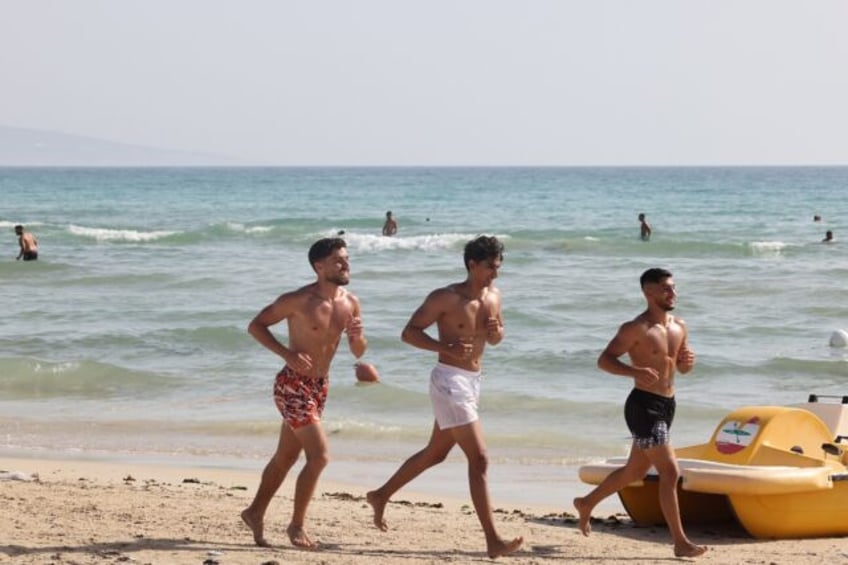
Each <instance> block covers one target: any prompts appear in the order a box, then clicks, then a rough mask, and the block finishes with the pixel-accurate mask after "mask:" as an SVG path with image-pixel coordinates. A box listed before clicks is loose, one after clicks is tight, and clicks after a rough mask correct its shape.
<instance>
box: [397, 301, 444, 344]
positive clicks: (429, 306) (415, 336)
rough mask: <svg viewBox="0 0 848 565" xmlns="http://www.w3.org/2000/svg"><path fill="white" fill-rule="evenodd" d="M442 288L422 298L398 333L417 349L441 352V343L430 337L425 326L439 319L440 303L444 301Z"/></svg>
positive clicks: (427, 326) (403, 339)
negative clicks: (422, 300)
mask: <svg viewBox="0 0 848 565" xmlns="http://www.w3.org/2000/svg"><path fill="white" fill-rule="evenodd" d="M443 293H444V290H442V289H439V290H434V291H433V292H431V293H430V295H429V296H427V298H426V299H425V300H424V303H423V304H421V306H419V307H418V309H417V310H416V311H415V312H413V314H412V317H410V318H409V321H408V322H407V323H406V326H405V327H404V328H403V331H402V332H401V334H400V339H401V340H402V341H403V342H404V343H408V344H409V345H411V346H413V347H417V348H418V349H426V350H427V351H435V352H436V353H439V354H441V353H442V344H441V343H440V342H439V341H437V340H435V339H433V338H432V337H430V335H429V334H428V333H427V332H425V331H424V330H426V329H427V328H429V327H430V326H432V325H433V324H434V323H436V321H437V320H438V319H439V315H440V314H441V312H442V309H441V306H440V304H441V303H442V302H443V301H444V299H443V298H442V295H443Z"/></svg>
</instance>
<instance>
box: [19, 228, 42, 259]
mask: <svg viewBox="0 0 848 565" xmlns="http://www.w3.org/2000/svg"><path fill="white" fill-rule="evenodd" d="M15 235H17V236H18V245H19V246H20V248H21V251H20V253H18V256H17V257H16V260H17V261H20V260H21V259H23V260H24V261H36V260H37V259H38V240H36V239H35V234H33V233H32V232H28V231H26V230H25V229H24V227H23V226H21V225H17V226H15Z"/></svg>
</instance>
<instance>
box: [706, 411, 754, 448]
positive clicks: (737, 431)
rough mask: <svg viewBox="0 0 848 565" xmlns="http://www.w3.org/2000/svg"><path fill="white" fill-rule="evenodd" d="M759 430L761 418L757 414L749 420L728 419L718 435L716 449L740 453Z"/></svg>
mask: <svg viewBox="0 0 848 565" xmlns="http://www.w3.org/2000/svg"><path fill="white" fill-rule="evenodd" d="M759 431H760V419H759V418H758V417H757V416H754V417H753V418H751V419H750V420H748V421H747V422H740V421H738V420H732V421H730V420H728V421H727V422H725V423H724V424H723V425H722V427H721V430H719V432H718V435H717V436H716V440H715V444H716V449H718V451H719V453H724V454H725V455H732V454H734V453H739V452H740V451H742V450H743V449H745V448H746V447H748V445H750V444H751V442H752V441H753V440H754V438H755V437H757V433H758V432H759Z"/></svg>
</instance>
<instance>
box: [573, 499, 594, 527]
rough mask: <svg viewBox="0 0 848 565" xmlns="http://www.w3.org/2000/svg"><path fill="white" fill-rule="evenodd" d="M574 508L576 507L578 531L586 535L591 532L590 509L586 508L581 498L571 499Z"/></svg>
mask: <svg viewBox="0 0 848 565" xmlns="http://www.w3.org/2000/svg"><path fill="white" fill-rule="evenodd" d="M573 504H574V508H576V509H577V514H578V516H579V517H580V519H579V520H578V522H577V527H578V528H580V532H581V533H582V534H583V535H584V536H588V535H589V534H590V533H592V524H591V520H592V509H591V508H586V504H585V503H584V502H583V499H582V498H575V499H574V501H573Z"/></svg>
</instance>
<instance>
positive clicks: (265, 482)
mask: <svg viewBox="0 0 848 565" xmlns="http://www.w3.org/2000/svg"><path fill="white" fill-rule="evenodd" d="M300 450H301V444H300V441H299V440H298V439H297V437H296V436H295V435H294V433H293V432H292V430H291V428H290V427H289V426H288V424H286V423H285V422H283V424H282V427H281V428H280V439H279V441H278V442H277V451H276V452H275V453H274V455H273V456H272V457H271V460H270V461H269V462H268V464H267V465H265V470H264V471H262V479H261V480H260V482H259V488H258V489H257V491H256V496H254V497H253V502H251V503H250V506H248V507H247V508H246V509H245V510H244V511H243V512H242V513H241V519H242V520H244V523H245V524H247V526H248V527H249V528H250V529H251V530H252V531H253V540H254V541H255V542H256V545H260V546H264V547H267V546H269V545H270V544H269V543H268V542H267V541H266V540H265V537H264V520H265V511H266V510H267V509H268V505H269V504H270V503H271V499H272V498H274V494H276V492H277V490H278V489H279V488H280V485H282V484H283V481H284V480H285V478H286V475H287V474H288V472H289V470H290V469H291V468H292V465H294V464H295V463H296V462H297V458H298V457H299V456H300Z"/></svg>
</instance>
